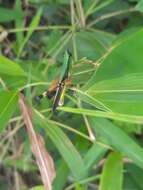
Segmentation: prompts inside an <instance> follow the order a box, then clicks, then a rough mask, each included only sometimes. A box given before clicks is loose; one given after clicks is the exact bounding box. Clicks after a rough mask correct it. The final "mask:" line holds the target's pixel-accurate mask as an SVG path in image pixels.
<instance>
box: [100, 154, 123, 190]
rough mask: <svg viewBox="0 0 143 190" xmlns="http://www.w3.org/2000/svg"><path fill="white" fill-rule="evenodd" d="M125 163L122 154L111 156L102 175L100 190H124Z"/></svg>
mask: <svg viewBox="0 0 143 190" xmlns="http://www.w3.org/2000/svg"><path fill="white" fill-rule="evenodd" d="M122 183H123V161H122V156H121V154H120V153H117V152H112V153H110V154H109V156H108V158H107V160H106V162H105V164H104V167H103V172H102V175H101V181H100V187H99V190H115V188H116V190H122Z"/></svg>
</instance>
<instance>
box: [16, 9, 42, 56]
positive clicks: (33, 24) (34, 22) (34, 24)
mask: <svg viewBox="0 0 143 190" xmlns="http://www.w3.org/2000/svg"><path fill="white" fill-rule="evenodd" d="M41 14H42V8H39V10H38V12H37V14H36V15H35V16H34V18H33V20H32V22H31V24H30V26H29V30H28V32H27V34H26V36H25V38H24V40H23V42H22V44H21V46H20V49H19V53H18V56H20V54H21V52H22V50H23V48H24V46H25V45H26V43H27V42H28V40H29V38H30V37H31V36H32V34H33V32H34V30H35V29H36V27H37V26H38V24H39V21H40V18H41Z"/></svg>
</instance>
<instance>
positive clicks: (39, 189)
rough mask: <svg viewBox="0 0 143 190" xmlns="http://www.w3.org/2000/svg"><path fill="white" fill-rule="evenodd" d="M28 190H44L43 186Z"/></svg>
mask: <svg viewBox="0 0 143 190" xmlns="http://www.w3.org/2000/svg"><path fill="white" fill-rule="evenodd" d="M30 190H44V186H42V185H38V186H35V187H32V188H31V189H30Z"/></svg>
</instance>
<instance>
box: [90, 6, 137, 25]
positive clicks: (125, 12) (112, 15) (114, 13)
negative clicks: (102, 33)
mask: <svg viewBox="0 0 143 190" xmlns="http://www.w3.org/2000/svg"><path fill="white" fill-rule="evenodd" d="M136 11H137V10H136V9H135V8H130V9H125V10H120V11H116V12H112V13H108V14H105V15H102V16H100V17H98V18H97V19H95V20H94V21H92V22H90V23H89V24H88V25H87V27H88V28H90V27H92V26H93V25H95V24H97V23H98V22H100V21H102V20H105V19H109V18H112V17H115V16H118V15H121V14H127V13H131V12H136Z"/></svg>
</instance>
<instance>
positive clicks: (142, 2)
mask: <svg viewBox="0 0 143 190" xmlns="http://www.w3.org/2000/svg"><path fill="white" fill-rule="evenodd" d="M135 8H136V10H137V11H140V12H143V0H140V1H139V2H138V4H137V5H136V6H135Z"/></svg>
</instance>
